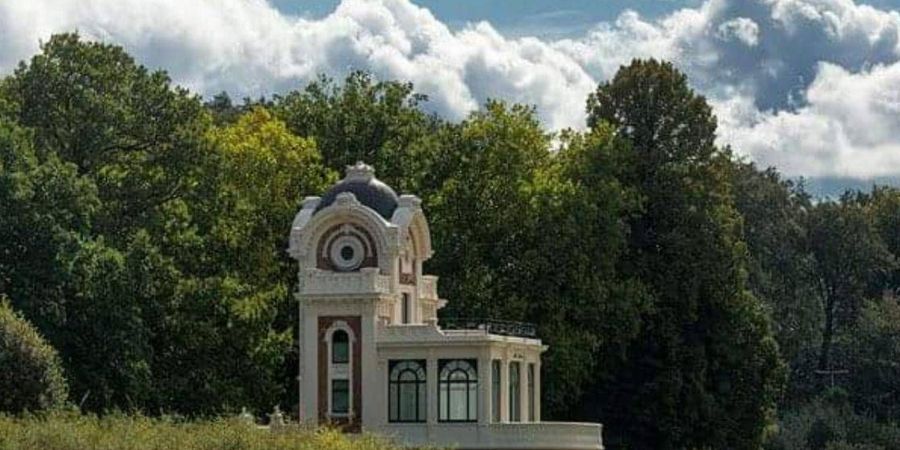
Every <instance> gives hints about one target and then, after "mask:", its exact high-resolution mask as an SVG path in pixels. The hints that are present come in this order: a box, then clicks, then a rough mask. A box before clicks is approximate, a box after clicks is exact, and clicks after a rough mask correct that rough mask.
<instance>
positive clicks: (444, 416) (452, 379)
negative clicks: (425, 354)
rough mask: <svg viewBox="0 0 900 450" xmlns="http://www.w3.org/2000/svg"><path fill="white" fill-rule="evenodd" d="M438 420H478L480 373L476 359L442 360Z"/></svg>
mask: <svg viewBox="0 0 900 450" xmlns="http://www.w3.org/2000/svg"><path fill="white" fill-rule="evenodd" d="M439 372H440V377H439V380H438V411H439V412H438V420H440V421H441V422H475V421H476V420H478V371H477V362H476V361H475V360H474V359H449V360H443V359H442V360H440V368H439Z"/></svg>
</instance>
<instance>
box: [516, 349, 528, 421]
mask: <svg viewBox="0 0 900 450" xmlns="http://www.w3.org/2000/svg"><path fill="white" fill-rule="evenodd" d="M529 406H531V400H529V399H528V363H527V362H526V360H524V359H523V360H521V361H519V422H528V407H529Z"/></svg>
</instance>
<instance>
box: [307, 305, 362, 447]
mask: <svg viewBox="0 0 900 450" xmlns="http://www.w3.org/2000/svg"><path fill="white" fill-rule="evenodd" d="M338 321H343V322H346V323H347V325H348V326H349V327H350V329H351V330H353V343H352V345H351V351H352V353H353V354H352V355H351V357H350V361H351V365H352V370H353V373H352V376H351V378H352V380H351V382H352V386H351V389H352V391H353V401H352V410H351V412H352V413H353V414H352V420H350V421H347V420H346V419H339V420H331V419H330V418H329V417H328V388H329V387H328V365H329V364H330V363H331V361H329V360H328V343H327V342H326V341H325V338H326V336H325V333H326V332H327V331H328V329H329V328H331V325H332V324H334V323H335V322H338ZM318 335H319V358H318V359H319V368H318V369H319V370H318V372H319V423H321V424H325V423H333V424H336V425H339V426H340V427H341V428H342V429H343V430H344V431H347V432H352V433H358V432H359V431H360V419H361V418H362V415H361V414H362V400H363V399H362V382H361V380H362V361H361V356H362V328H361V326H360V317H359V316H321V317H319V333H318Z"/></svg>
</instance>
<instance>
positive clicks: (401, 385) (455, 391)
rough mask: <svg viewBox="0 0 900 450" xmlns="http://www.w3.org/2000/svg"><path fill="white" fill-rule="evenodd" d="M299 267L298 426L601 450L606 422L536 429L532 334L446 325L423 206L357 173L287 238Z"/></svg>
mask: <svg viewBox="0 0 900 450" xmlns="http://www.w3.org/2000/svg"><path fill="white" fill-rule="evenodd" d="M288 251H289V253H290V255H291V256H292V257H293V258H294V259H296V260H297V261H298V263H299V289H298V293H297V297H298V299H299V303H300V329H301V335H300V399H299V401H300V416H301V420H303V421H306V422H311V423H320V424H322V423H331V424H335V425H338V426H341V427H344V429H345V430H347V431H350V432H358V431H361V430H365V431H373V432H378V433H382V434H385V435H388V436H391V437H393V438H394V439H396V440H397V442H399V443H402V444H405V445H409V446H416V447H421V446H434V447H444V446H451V447H457V448H462V449H469V448H471V449H493V448H498V449H499V448H503V449H601V448H602V444H601V437H600V425H599V424H576V423H554V422H542V421H541V403H540V395H541V353H542V352H543V351H544V350H546V346H543V345H542V344H541V341H540V340H539V339H537V338H536V336H534V331H533V329H530V328H528V327H527V326H523V325H518V324H512V323H504V322H496V321H472V322H470V323H464V324H462V325H463V326H457V327H454V328H455V329H442V328H441V327H440V326H438V319H437V312H438V310H439V309H440V308H442V307H443V306H444V305H445V304H446V303H447V302H446V300H443V299H440V298H439V297H438V295H437V277H434V276H429V275H424V274H423V273H422V264H423V263H424V262H425V261H427V260H428V259H429V258H430V257H431V256H432V253H433V252H432V248H431V235H430V232H429V229H428V221H427V220H426V218H425V215H424V214H423V212H422V208H421V201H420V200H419V199H418V198H417V197H415V196H412V195H403V196H399V197H398V196H397V195H396V193H394V191H393V190H392V189H391V188H390V187H388V186H387V185H385V184H384V183H382V182H380V181H378V180H377V179H376V178H375V177H374V171H373V170H372V168H371V167H369V166H366V165H365V164H362V163H357V165H355V166H351V167H348V168H347V175H346V177H345V178H344V179H343V180H342V181H341V182H339V183H337V184H336V185H335V186H333V187H332V188H331V189H330V190H329V191H328V192H326V193H325V194H324V195H323V196H322V197H321V198H319V197H308V198H306V199H305V200H304V201H303V207H302V209H301V210H300V212H298V213H297V216H296V218H295V219H294V223H293V225H292V228H291V235H290V248H289V249H288Z"/></svg>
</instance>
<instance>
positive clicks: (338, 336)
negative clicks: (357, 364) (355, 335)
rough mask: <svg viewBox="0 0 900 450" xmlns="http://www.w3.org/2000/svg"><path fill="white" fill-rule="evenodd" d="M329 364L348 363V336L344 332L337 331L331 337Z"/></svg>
mask: <svg viewBox="0 0 900 450" xmlns="http://www.w3.org/2000/svg"><path fill="white" fill-rule="evenodd" d="M331 362H332V363H333V364H346V363H348V362H350V336H348V335H347V332H346V331H344V330H337V331H335V332H334V334H332V335H331Z"/></svg>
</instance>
